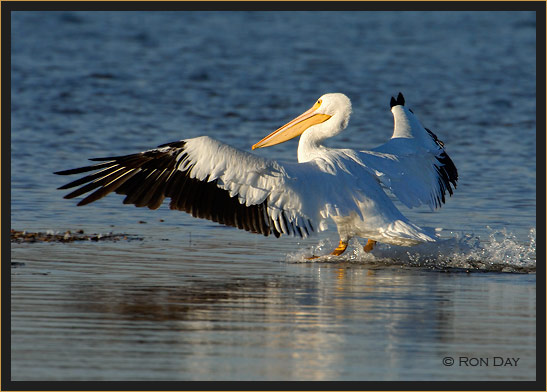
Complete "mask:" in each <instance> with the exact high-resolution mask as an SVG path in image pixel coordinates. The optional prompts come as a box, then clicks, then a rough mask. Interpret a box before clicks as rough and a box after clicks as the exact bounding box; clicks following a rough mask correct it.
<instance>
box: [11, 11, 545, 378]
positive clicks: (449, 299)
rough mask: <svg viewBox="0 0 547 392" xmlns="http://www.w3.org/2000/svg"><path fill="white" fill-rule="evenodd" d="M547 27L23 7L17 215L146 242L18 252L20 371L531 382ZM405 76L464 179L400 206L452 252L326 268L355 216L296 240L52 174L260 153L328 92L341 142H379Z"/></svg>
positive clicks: (527, 15)
mask: <svg viewBox="0 0 547 392" xmlns="http://www.w3.org/2000/svg"><path fill="white" fill-rule="evenodd" d="M535 34H536V18H535V14H534V13H533V12H364V11H363V12H47V13H46V12H22V11H20V12H14V13H13V14H12V56H11V61H12V63H11V77H12V81H11V82H12V83H11V86H12V91H11V99H12V102H11V104H12V112H11V187H12V189H11V207H12V211H11V223H12V228H13V229H17V230H27V231H47V230H50V231H52V232H64V231H65V230H73V231H75V230H79V229H81V230H84V231H85V232H86V233H107V232H111V231H114V232H123V233H129V234H131V235H134V236H136V237H139V238H142V241H121V242H116V243H109V244H100V243H99V244H97V243H85V244H72V245H67V244H32V246H31V245H28V244H12V261H15V262H18V263H22V266H20V267H17V268H14V269H13V274H12V282H13V287H12V307H13V308H12V311H13V313H12V317H13V320H12V343H13V345H12V375H13V377H14V378H16V379H20V380H28V379H40V380H43V379H49V380H66V379H77V380H89V379H93V380H119V379H146V380H160V379H171V380H222V379H235V380H237V379H253V380H265V379H287V380H295V379H296V380H299V379H306V380H329V379H331V380H415V379H419V380H420V379H427V380H471V379H480V380H502V379H504V380H530V379H534V378H535V274H533V272H534V271H535V264H536V256H535V251H536V248H535V228H536V218H535V216H536V52H535V50H536V38H535ZM399 91H400V92H402V93H403V94H404V95H405V98H406V102H407V105H408V106H409V107H410V108H411V109H413V111H414V113H415V114H416V115H417V116H418V118H419V119H420V120H421V122H422V123H423V124H424V125H425V126H426V127H428V128H430V129H431V130H432V131H433V132H435V133H436V134H437V136H438V137H439V139H441V140H442V141H443V142H444V143H445V145H446V149H447V151H448V153H449V154H450V156H451V157H452V159H453V161H454V162H455V164H456V166H457V168H458V172H459V182H458V187H457V190H456V192H455V194H454V195H453V196H452V197H451V198H449V199H448V200H447V203H446V205H444V206H443V207H442V208H441V209H440V210H438V211H435V212H432V211H430V210H429V209H427V208H424V207H422V208H419V209H413V210H409V209H406V208H404V207H402V206H401V210H402V211H403V213H404V214H405V215H406V216H408V217H409V218H411V220H413V221H414V222H415V223H417V224H418V225H422V226H428V227H437V228H442V229H443V231H442V232H441V233H440V234H441V237H442V238H443V241H441V243H440V244H436V245H435V246H426V247H423V246H422V247H417V248H402V247H390V246H387V245H379V246H378V248H377V250H376V253H373V254H364V252H362V250H361V248H360V246H359V245H358V243H357V242H353V243H352V244H351V246H350V249H349V250H348V252H347V253H346V255H345V256H344V257H343V258H342V259H340V260H341V261H340V260H339V261H336V260H330V259H328V260H319V261H317V262H314V263H311V262H306V260H305V256H307V255H309V254H310V253H312V252H317V251H323V252H324V253H327V252H328V251H330V250H331V248H333V247H334V246H336V243H337V234H336V230H335V228H334V225H331V227H330V230H329V231H327V232H326V233H323V234H322V235H321V236H319V237H316V238H310V239H308V240H305V241H304V240H300V239H292V238H281V239H279V240H278V239H275V238H264V237H261V236H257V235H253V234H250V233H247V232H242V231H239V230H237V229H234V228H226V227H222V226H218V225H216V224H214V223H212V222H209V221H203V220H199V219H195V218H192V217H190V216H188V215H186V214H184V213H182V212H178V211H170V210H169V208H168V206H167V205H164V206H162V207H161V208H160V209H159V210H157V211H149V210H147V209H137V208H134V207H133V206H125V205H122V203H121V201H122V196H119V195H111V196H109V197H107V198H105V199H103V200H100V201H98V202H96V203H93V204H91V205H88V206H85V207H76V206H75V204H76V203H75V202H74V200H64V199H63V198H62V196H63V195H64V193H63V191H58V190H56V188H57V187H59V186H61V185H63V184H64V183H66V182H67V178H66V177H60V176H55V175H54V174H53V172H55V171H59V170H64V169H69V168H73V167H79V166H83V165H85V164H86V163H87V161H86V159H87V158H92V157H101V156H112V155H123V154H129V153H134V152H138V151H143V150H146V149H149V148H152V147H155V146H157V145H159V144H163V143H166V142H170V141H175V140H179V139H185V138H192V137H196V136H200V135H209V136H211V137H213V138H216V139H219V140H221V141H224V142H226V143H229V144H231V145H233V146H235V147H238V148H240V149H243V150H246V151H250V146H251V145H253V144H254V143H256V142H257V141H258V140H260V139H261V138H263V137H264V136H265V135H267V134H268V133H270V132H271V131H273V130H275V129H277V128H278V127H279V126H281V125H283V124H284V123H285V122H287V121H288V120H290V119H292V118H294V117H295V116H296V115H298V114H300V113H302V112H303V111H304V110H306V109H308V108H309V107H310V106H311V105H312V104H313V103H314V102H315V100H316V99H317V98H318V97H319V96H321V95H322V94H324V93H328V92H343V93H344V94H346V95H347V96H348V97H350V99H351V100H352V103H353V114H352V118H351V120H350V123H349V127H348V128H347V130H346V131H344V132H343V133H342V134H340V135H338V136H337V137H335V138H333V139H331V140H329V141H328V142H327V144H328V145H329V146H332V147H341V148H362V149H368V148H373V147H375V146H377V145H379V144H381V143H383V142H385V141H386V140H387V139H388V138H389V137H390V136H391V133H392V129H393V119H392V115H391V113H390V111H389V109H390V107H389V100H390V98H391V96H394V95H396V94H397V93H398V92H399ZM541 132H543V131H542V130H541ZM296 146H297V141H296V140H294V141H290V142H287V143H284V144H281V145H278V146H274V147H272V148H268V149H262V150H258V151H256V152H255V153H256V154H259V155H260V156H265V157H270V158H274V159H282V160H292V161H295V160H296ZM166 204H167V203H166ZM399 206H400V204H399ZM542 262H544V261H543V260H542ZM446 268H448V269H449V270H453V271H455V273H454V274H444V273H440V272H435V271H438V270H445V269H446ZM475 269H478V270H481V271H490V272H489V273H488V274H470V275H469V274H467V273H465V272H460V271H466V270H475ZM493 271H496V272H493ZM499 271H506V272H528V273H529V272H532V274H514V273H511V274H500V273H499ZM38 293H40V295H38ZM44 298H45V299H44ZM60 347H63V348H62V349H59V348H60ZM143 355H144V356H146V358H147V360H146V361H145V362H146V363H145V362H143V361H144V359H139V358H141V357H142V356H143ZM448 355H451V356H454V357H456V358H457V357H459V356H465V355H467V356H475V357H480V356H483V357H494V356H499V355H501V356H506V357H508V356H513V357H521V358H523V359H522V362H520V363H521V366H519V367H516V368H511V369H508V368H504V369H500V368H494V367H489V368H482V369H479V368H469V367H464V366H455V367H447V366H443V365H442V363H441V360H442V358H443V357H445V356H448ZM142 358H144V357H142ZM46 359H47V360H46ZM143 368H146V369H144V370H143Z"/></svg>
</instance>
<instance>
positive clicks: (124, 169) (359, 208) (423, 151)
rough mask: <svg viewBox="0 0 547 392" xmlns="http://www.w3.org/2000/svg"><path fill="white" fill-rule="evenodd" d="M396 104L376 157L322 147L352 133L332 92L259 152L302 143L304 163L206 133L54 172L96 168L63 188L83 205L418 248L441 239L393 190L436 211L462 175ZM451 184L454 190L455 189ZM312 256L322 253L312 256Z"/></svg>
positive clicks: (347, 109)
mask: <svg viewBox="0 0 547 392" xmlns="http://www.w3.org/2000/svg"><path fill="white" fill-rule="evenodd" d="M404 103H405V102H404V98H403V95H402V94H401V93H399V95H398V96H397V98H396V99H395V98H393V97H392V98H391V112H392V113H393V117H394V119H395V127H394V131H393V136H392V137H391V139H390V140H389V141H388V142H387V143H385V144H383V145H381V146H379V147H376V148H374V149H372V150H370V151H355V150H350V149H334V148H327V147H325V146H324V145H323V141H324V140H325V139H327V138H329V137H332V136H334V135H336V134H338V133H339V132H341V131H342V130H344V128H346V126H347V125H348V121H349V118H350V114H351V102H350V100H349V98H348V97H346V96H345V95H344V94H340V93H335V94H325V95H323V96H322V97H321V98H319V99H318V100H317V102H315V104H314V105H313V106H312V107H311V108H310V109H309V110H307V111H306V112H304V113H303V114H301V115H300V116H298V117H296V118H295V119H294V120H292V121H290V122H288V123H287V124H285V125H283V126H282V127H281V128H279V129H277V130H276V131H274V132H272V133H271V134H270V135H268V136H266V137H265V138H264V139H262V140H260V141H259V142H258V143H256V144H255V145H254V146H252V148H253V150H254V149H257V148H262V147H268V146H273V145H275V144H279V143H283V142H285V141H287V140H289V139H292V138H294V137H296V136H300V141H299V143H298V163H290V162H278V161H276V160H270V159H265V158H262V157H260V156H257V155H254V154H251V153H248V152H245V151H241V150H239V149H236V148H234V147H231V146H229V145H227V144H224V143H221V142H219V141H217V140H214V139H211V138H210V137H207V136H201V137H197V138H193V139H185V140H180V141H176V142H173V143H167V144H163V145H161V146H159V147H157V148H154V149H151V150H147V151H143V152H140V153H137V154H131V155H123V156H115V157H108V158H95V159H91V160H92V161H101V163H98V164H95V165H91V166H86V167H82V168H78V169H72V170H65V171H60V172H57V173H55V174H62V175H66V174H78V173H84V172H90V171H94V173H93V174H90V175H87V176H85V177H83V178H80V179H78V180H76V181H73V182H71V183H69V184H66V185H64V186H61V187H60V188H59V189H67V188H72V187H78V186H81V187H80V188H78V189H76V190H75V191H73V192H72V193H69V194H68V195H66V196H65V198H67V199H71V198H73V197H77V196H80V195H83V194H85V193H87V192H90V191H93V190H94V192H93V193H91V194H89V195H88V196H87V197H85V198H84V199H82V200H81V201H80V202H79V203H78V205H79V206H82V205H85V204H88V203H91V202H93V201H96V200H98V199H100V198H102V197H104V196H106V195H107V194H109V193H110V192H113V191H115V192H116V193H119V194H122V195H126V197H125V199H124V201H123V203H124V204H134V205H135V206H137V207H144V206H146V207H148V208H150V209H156V208H158V207H159V206H160V205H161V204H162V202H163V200H164V199H165V198H166V197H169V198H171V201H170V204H169V206H170V208H171V209H177V210H181V211H186V212H187V213H190V214H192V216H194V217H198V218H204V219H209V220H212V221H215V222H218V223H220V224H224V225H229V226H234V227H237V228H239V229H245V230H247V231H250V232H253V233H260V234H264V235H265V236H267V235H270V234H273V235H275V236H276V237H279V236H280V235H281V234H288V235H298V236H301V237H307V236H308V235H311V234H313V233H315V232H317V231H323V230H325V229H326V228H327V218H331V219H332V220H333V221H334V223H336V226H337V227H338V233H339V235H340V244H339V246H338V247H337V248H336V249H335V250H334V251H333V252H332V253H331V254H332V255H340V254H342V253H343V252H344V251H345V250H346V247H347V244H348V241H349V239H350V238H352V237H362V238H366V239H368V242H367V244H366V245H365V247H364V248H365V251H367V252H368V251H371V250H372V248H373V246H374V244H375V243H376V241H379V242H383V243H388V244H394V245H405V246H409V245H414V244H418V243H420V242H427V241H436V240H437V237H436V235H435V234H434V232H431V231H430V230H425V229H423V228H420V227H419V226H417V225H415V224H413V223H412V222H410V221H409V220H408V219H407V218H406V217H405V216H404V215H403V214H402V213H401V212H400V211H399V210H398V209H397V208H396V207H395V205H394V204H393V202H392V201H391V199H390V198H389V197H388V195H387V194H386V193H385V192H384V189H383V188H387V189H389V190H390V191H391V193H392V194H393V195H395V196H396V197H397V198H398V199H399V200H400V201H401V202H402V203H403V204H405V205H406V206H408V207H410V208H412V207H416V206H419V205H421V204H428V205H429V206H430V207H431V209H434V208H437V207H440V206H441V203H444V202H445V194H446V192H447V191H448V193H449V194H450V195H452V193H453V190H452V186H454V188H455V187H456V181H457V179H458V172H457V170H456V167H455V166H454V163H453V162H452V160H451V159H450V157H449V156H448V154H447V153H446V151H445V150H444V144H443V143H442V142H441V141H440V140H439V139H437V136H435V134H433V133H432V132H431V131H430V130H428V129H427V128H424V127H423V126H422V125H421V124H420V122H419V121H418V119H417V118H416V116H415V115H414V114H413V112H412V111H411V110H410V109H408V108H407V107H406V106H404ZM451 184H452V185H451ZM314 257H315V256H314Z"/></svg>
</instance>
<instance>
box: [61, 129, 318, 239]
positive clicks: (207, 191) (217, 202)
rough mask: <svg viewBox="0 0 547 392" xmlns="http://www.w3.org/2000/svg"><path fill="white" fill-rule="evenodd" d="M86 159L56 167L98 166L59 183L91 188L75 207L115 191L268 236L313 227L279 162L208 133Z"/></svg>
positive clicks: (143, 203) (80, 191) (131, 200)
mask: <svg viewBox="0 0 547 392" xmlns="http://www.w3.org/2000/svg"><path fill="white" fill-rule="evenodd" d="M91 160H92V161H99V162H101V163H98V164H95V165H90V166H85V167H81V168H77V169H71V170H64V171H60V172H57V173H56V174H60V175H71V174H80V173H86V172H90V171H95V173H91V174H88V175H86V176H84V177H82V178H79V179H77V180H75V181H72V182H70V183H68V184H66V185H63V186H61V187H60V188H59V189H70V188H76V190H74V191H72V192H71V193H69V194H67V195H66V196H65V198H67V199H72V198H75V197H78V196H82V195H84V194H86V193H88V192H92V193H91V194H89V195H87V196H86V197H85V198H84V199H82V200H81V201H80V202H79V203H78V205H79V206H81V205H86V204H89V203H92V202H94V201H97V200H99V199H101V198H103V197H105V196H106V195H108V194H109V193H111V192H116V193H118V194H121V195H125V198H124V200H123V203H124V204H134V205H135V206H137V207H148V208H150V209H156V208H158V207H160V205H161V204H162V203H163V201H164V199H165V198H170V199H171V201H170V204H169V206H170V208H171V209H177V210H181V211H185V212H187V213H189V214H191V215H192V216H195V217H198V218H203V219H208V220H211V221H214V222H218V223H220V224H224V225H228V226H233V227H237V228H239V229H242V230H247V231H250V232H253V233H261V234H264V235H266V236H267V235H270V234H273V235H275V236H276V237H279V236H280V235H281V234H288V235H297V236H301V237H306V236H308V235H310V234H312V233H313V232H314V230H313V226H314V225H313V224H312V222H313V221H314V220H315V217H314V216H311V215H310V214H308V213H306V212H305V211H304V209H303V208H302V205H303V204H305V203H303V199H304V198H303V197H302V195H301V192H299V190H298V189H296V188H295V187H291V179H290V176H289V175H288V174H287V173H286V171H285V170H284V168H283V166H282V165H281V164H279V163H278V162H276V161H272V160H267V159H264V158H261V157H258V156H256V155H253V154H249V153H246V152H243V151H240V150H237V149H235V148H233V147H230V146H228V145H226V144H223V143H220V142H218V141H216V140H214V139H211V138H209V137H199V138H195V139H187V140H181V141H177V142H173V143H168V144H163V145H161V146H159V147H157V148H155V149H151V150H147V151H143V152H141V153H137V154H131V155H123V156H112V157H105V158H93V159H91ZM287 193H289V194H290V197H286V196H287ZM306 222H308V223H307V224H306ZM306 225H307V227H306Z"/></svg>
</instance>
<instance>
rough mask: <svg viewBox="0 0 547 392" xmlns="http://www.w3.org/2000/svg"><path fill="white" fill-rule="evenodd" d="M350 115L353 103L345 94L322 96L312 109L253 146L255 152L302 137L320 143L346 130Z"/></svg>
mask: <svg viewBox="0 0 547 392" xmlns="http://www.w3.org/2000/svg"><path fill="white" fill-rule="evenodd" d="M350 115H351V101H350V100H349V98H348V97H346V96H345V95H344V94H341V93H330V94H325V95H322V96H321V97H320V98H319V99H318V100H317V102H315V104H314V105H313V106H312V107H311V108H310V109H308V110H307V111H305V112H304V113H302V114H301V115H300V116H298V117H296V118H295V119H294V120H292V121H289V122H288V123H287V124H285V125H283V126H282V127H281V128H279V129H277V130H275V131H274V132H272V133H270V134H269V135H268V136H266V137H265V138H264V139H262V140H261V141H259V142H258V143H256V144H255V145H253V150H254V149H256V148H262V147H270V146H274V145H276V144H279V143H283V142H286V141H287V140H290V139H293V138H295V137H297V136H300V135H303V136H308V138H310V139H313V140H314V141H315V142H320V141H322V140H324V139H326V138H329V137H332V136H334V135H336V134H338V133H339V132H341V131H342V130H343V129H344V128H346V126H347V125H348V121H349V116H350Z"/></svg>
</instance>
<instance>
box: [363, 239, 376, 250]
mask: <svg viewBox="0 0 547 392" xmlns="http://www.w3.org/2000/svg"><path fill="white" fill-rule="evenodd" d="M374 245H376V241H374V240H368V241H367V244H366V245H365V246H363V249H364V251H365V252H367V253H369V252H370V251H372V249H374Z"/></svg>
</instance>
